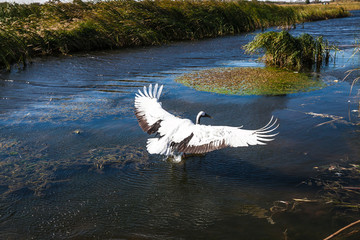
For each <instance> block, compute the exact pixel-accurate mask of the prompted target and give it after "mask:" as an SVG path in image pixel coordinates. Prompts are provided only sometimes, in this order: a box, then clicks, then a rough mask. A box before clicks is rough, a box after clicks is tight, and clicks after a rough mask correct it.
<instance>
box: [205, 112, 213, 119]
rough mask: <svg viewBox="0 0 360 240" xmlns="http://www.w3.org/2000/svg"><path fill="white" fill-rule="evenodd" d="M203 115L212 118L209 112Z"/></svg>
mask: <svg viewBox="0 0 360 240" xmlns="http://www.w3.org/2000/svg"><path fill="white" fill-rule="evenodd" d="M204 117H208V118H212V116H210V115H209V114H207V113H205V115H204Z"/></svg>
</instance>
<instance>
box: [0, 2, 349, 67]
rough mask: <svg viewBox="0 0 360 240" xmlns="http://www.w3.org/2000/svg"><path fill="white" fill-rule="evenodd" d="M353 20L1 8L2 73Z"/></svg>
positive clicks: (332, 10)
mask: <svg viewBox="0 0 360 240" xmlns="http://www.w3.org/2000/svg"><path fill="white" fill-rule="evenodd" d="M346 16H349V12H347V11H345V10H344V9H343V8H339V7H329V6H319V7H316V8H313V7H311V6H279V5H274V4H265V3H256V2H243V1H229V2H227V1H190V0H189V1H170V0H157V1H147V0H145V1H134V0H125V1H101V2H97V3H95V2H82V1H81V0H75V1H74V2H73V3H61V2H58V1H50V2H48V3H46V4H37V3H32V4H10V3H0V68H4V67H6V68H8V69H10V66H11V64H13V63H19V64H24V65H25V64H26V62H27V61H29V59H30V58H31V57H34V56H41V55H49V54H69V53H73V52H76V51H90V50H99V49H111V48H121V47H132V46H142V45H156V44H162V43H166V42H169V41H174V40H189V39H201V38H206V37H215V36H221V35H229V34H237V33H241V32H248V31H253V30H255V29H259V28H261V29H264V28H267V27H270V26H286V27H289V26H293V25H294V24H296V23H301V22H306V21H312V20H320V19H328V18H336V17H346Z"/></svg>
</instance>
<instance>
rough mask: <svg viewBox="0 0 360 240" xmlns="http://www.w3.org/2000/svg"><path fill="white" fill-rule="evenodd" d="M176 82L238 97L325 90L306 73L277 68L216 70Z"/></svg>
mask: <svg viewBox="0 0 360 240" xmlns="http://www.w3.org/2000/svg"><path fill="white" fill-rule="evenodd" d="M176 81H178V82H180V83H182V84H184V85H186V86H189V87H192V88H195V89H196V90H200V91H208V92H216V93H223V94H235V95H284V94H290V93H296V92H307V91H311V90H315V89H319V88H322V87H324V83H323V82H321V81H318V80H316V79H313V78H311V77H310V76H309V75H307V74H305V73H296V72H295V73H294V72H290V71H284V70H279V69H275V68H244V67H238V68H214V69H208V70H203V71H199V72H193V73H188V74H184V75H182V76H180V77H179V78H177V79H176Z"/></svg>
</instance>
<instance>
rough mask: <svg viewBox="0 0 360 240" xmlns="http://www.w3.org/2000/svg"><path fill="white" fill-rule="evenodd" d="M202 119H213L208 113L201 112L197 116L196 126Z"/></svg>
mask: <svg viewBox="0 0 360 240" xmlns="http://www.w3.org/2000/svg"><path fill="white" fill-rule="evenodd" d="M202 117H208V118H212V117H211V116H210V115H209V114H207V113H206V112H204V111H200V112H199V113H198V115H197V116H196V122H195V124H200V118H202Z"/></svg>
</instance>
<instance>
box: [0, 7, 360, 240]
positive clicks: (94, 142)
mask: <svg viewBox="0 0 360 240" xmlns="http://www.w3.org/2000/svg"><path fill="white" fill-rule="evenodd" d="M359 18H360V12H354V15H353V16H352V17H350V18H345V19H334V20H327V21H319V22H313V23H306V24H304V25H303V26H302V25H299V26H298V27H297V28H296V29H295V30H292V33H294V34H300V33H302V32H306V33H310V34H315V35H324V37H325V38H327V39H328V40H329V41H330V42H338V44H339V45H341V46H342V47H341V49H342V51H341V52H338V53H337V59H336V61H335V63H330V64H329V65H328V66H324V67H323V68H322V69H321V71H320V72H318V73H317V74H318V75H319V79H320V80H324V81H326V82H327V83H328V87H326V88H324V89H321V90H318V91H313V92H308V93H299V94H290V95H286V96H277V97H266V96H250V97H244V96H227V95H219V94H213V93H206V92H196V91H195V90H193V89H190V88H187V87H184V86H182V85H180V84H178V83H176V82H175V81H174V79H175V78H176V77H177V76H178V75H179V74H182V73H184V72H189V71H193V70H201V69H204V68H212V67H222V66H224V67H229V66H230V67H232V66H261V64H260V63H258V62H257V61H256V58H257V57H258V56H249V55H245V54H244V52H243V50H242V49H241V46H242V45H244V44H246V43H247V42H248V41H250V40H251V39H252V38H253V36H254V35H253V34H247V35H246V34H244V35H238V36H230V37H224V38H217V39H207V40H202V41H191V42H190V41H189V42H180V43H172V44H168V45H165V46H160V47H144V48H136V49H124V50H119V51H104V52H96V53H90V54H76V55H73V56H67V57H61V58H55V57H48V58H42V59H36V60H35V61H34V63H33V64H32V65H30V66H29V67H27V68H26V69H24V70H17V69H16V68H14V69H13V70H12V72H10V73H2V74H1V75H0V78H1V80H0V132H1V134H0V146H1V152H0V159H1V162H0V191H1V192H0V193H1V196H2V198H1V201H0V235H1V236H2V237H4V238H5V239H15V238H17V239H31V238H33V239H49V238H55V239H69V238H70V239H71V238H74V239H83V238H89V239H91V238H100V239H103V238H105V239H108V238H124V239H168V238H172V239H183V238H185V239H209V238H210V239H219V238H222V239H284V238H285V234H284V232H286V234H287V236H288V239H320V238H324V237H326V236H327V235H329V234H331V233H332V232H334V231H336V230H337V229H338V228H340V227H342V226H344V225H346V224H347V223H349V222H351V217H349V216H347V215H345V214H341V212H340V213H339V212H329V211H328V209H326V207H323V206H318V205H311V204H310V205H306V207H299V210H298V211H295V212H289V213H277V214H274V213H272V212H271V211H270V208H271V207H272V206H273V205H274V204H276V203H278V202H277V201H288V200H292V199H293V198H305V197H307V198H309V199H311V198H314V197H316V196H318V194H319V193H318V191H319V189H318V188H316V187H309V186H304V184H301V183H302V182H303V181H306V180H307V179H309V178H311V177H314V176H316V175H317V174H318V173H317V171H316V170H315V169H314V167H318V166H323V165H327V164H339V163H344V162H345V163H346V162H350V163H352V162H358V161H359V156H360V151H359V149H360V148H359V147H360V141H359V139H360V131H359V126H356V125H355V124H356V123H358V122H359V118H358V114H359V113H358V112H357V111H356V110H358V109H359V105H358V104H359V99H358V97H357V96H356V93H357V91H358V90H359V87H358V85H356V86H355V88H354V89H353V94H352V95H351V96H349V90H350V83H351V81H352V79H354V78H355V77H358V76H359V74H358V73H353V74H351V75H350V76H349V78H348V79H347V81H344V82H342V81H341V80H342V79H343V78H344V77H345V75H346V74H345V72H346V71H347V70H350V69H354V68H356V67H358V63H359V54H358V55H355V56H353V57H352V58H350V56H351V55H352V53H353V47H351V45H354V43H355V39H356V37H357V36H356V35H357V34H358V33H359V32H360V19H359ZM357 39H358V38H357ZM337 80H339V81H337ZM149 83H161V84H164V85H165V88H164V92H163V96H162V98H161V100H162V102H163V107H164V108H165V109H166V110H168V111H169V112H171V113H174V114H176V115H178V116H181V117H187V118H191V119H194V118H195V116H196V114H197V112H199V111H200V110H205V111H206V112H208V113H209V114H210V115H212V116H213V119H206V120H204V124H214V125H231V126H239V125H243V126H244V128H248V129H255V128H259V127H261V126H263V125H264V124H265V123H267V122H268V121H269V119H270V117H271V116H272V115H274V116H275V117H277V118H278V119H279V122H280V127H279V132H280V134H279V135H278V136H277V137H276V140H275V141H273V142H271V143H270V144H268V145H266V146H252V147H248V148H232V149H223V150H219V151H215V152H211V153H208V154H206V155H204V156H196V157H190V158H188V159H186V161H184V162H182V163H180V164H173V163H171V162H168V161H163V157H162V156H156V155H149V154H148V153H147V152H146V148H145V145H146V139H147V138H148V135H147V134H145V133H143V132H142V131H141V129H140V127H139V126H138V124H137V120H136V118H135V116H134V114H133V111H134V108H133V101H134V93H135V92H136V90H137V89H138V88H140V87H142V86H143V85H147V84H149ZM316 114H328V115H332V116H337V117H342V119H340V120H339V121H332V122H331V121H330V120H332V119H331V118H329V117H328V116H327V115H316ZM324 209H325V210H324ZM259 229H261V230H260V231H259Z"/></svg>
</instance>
